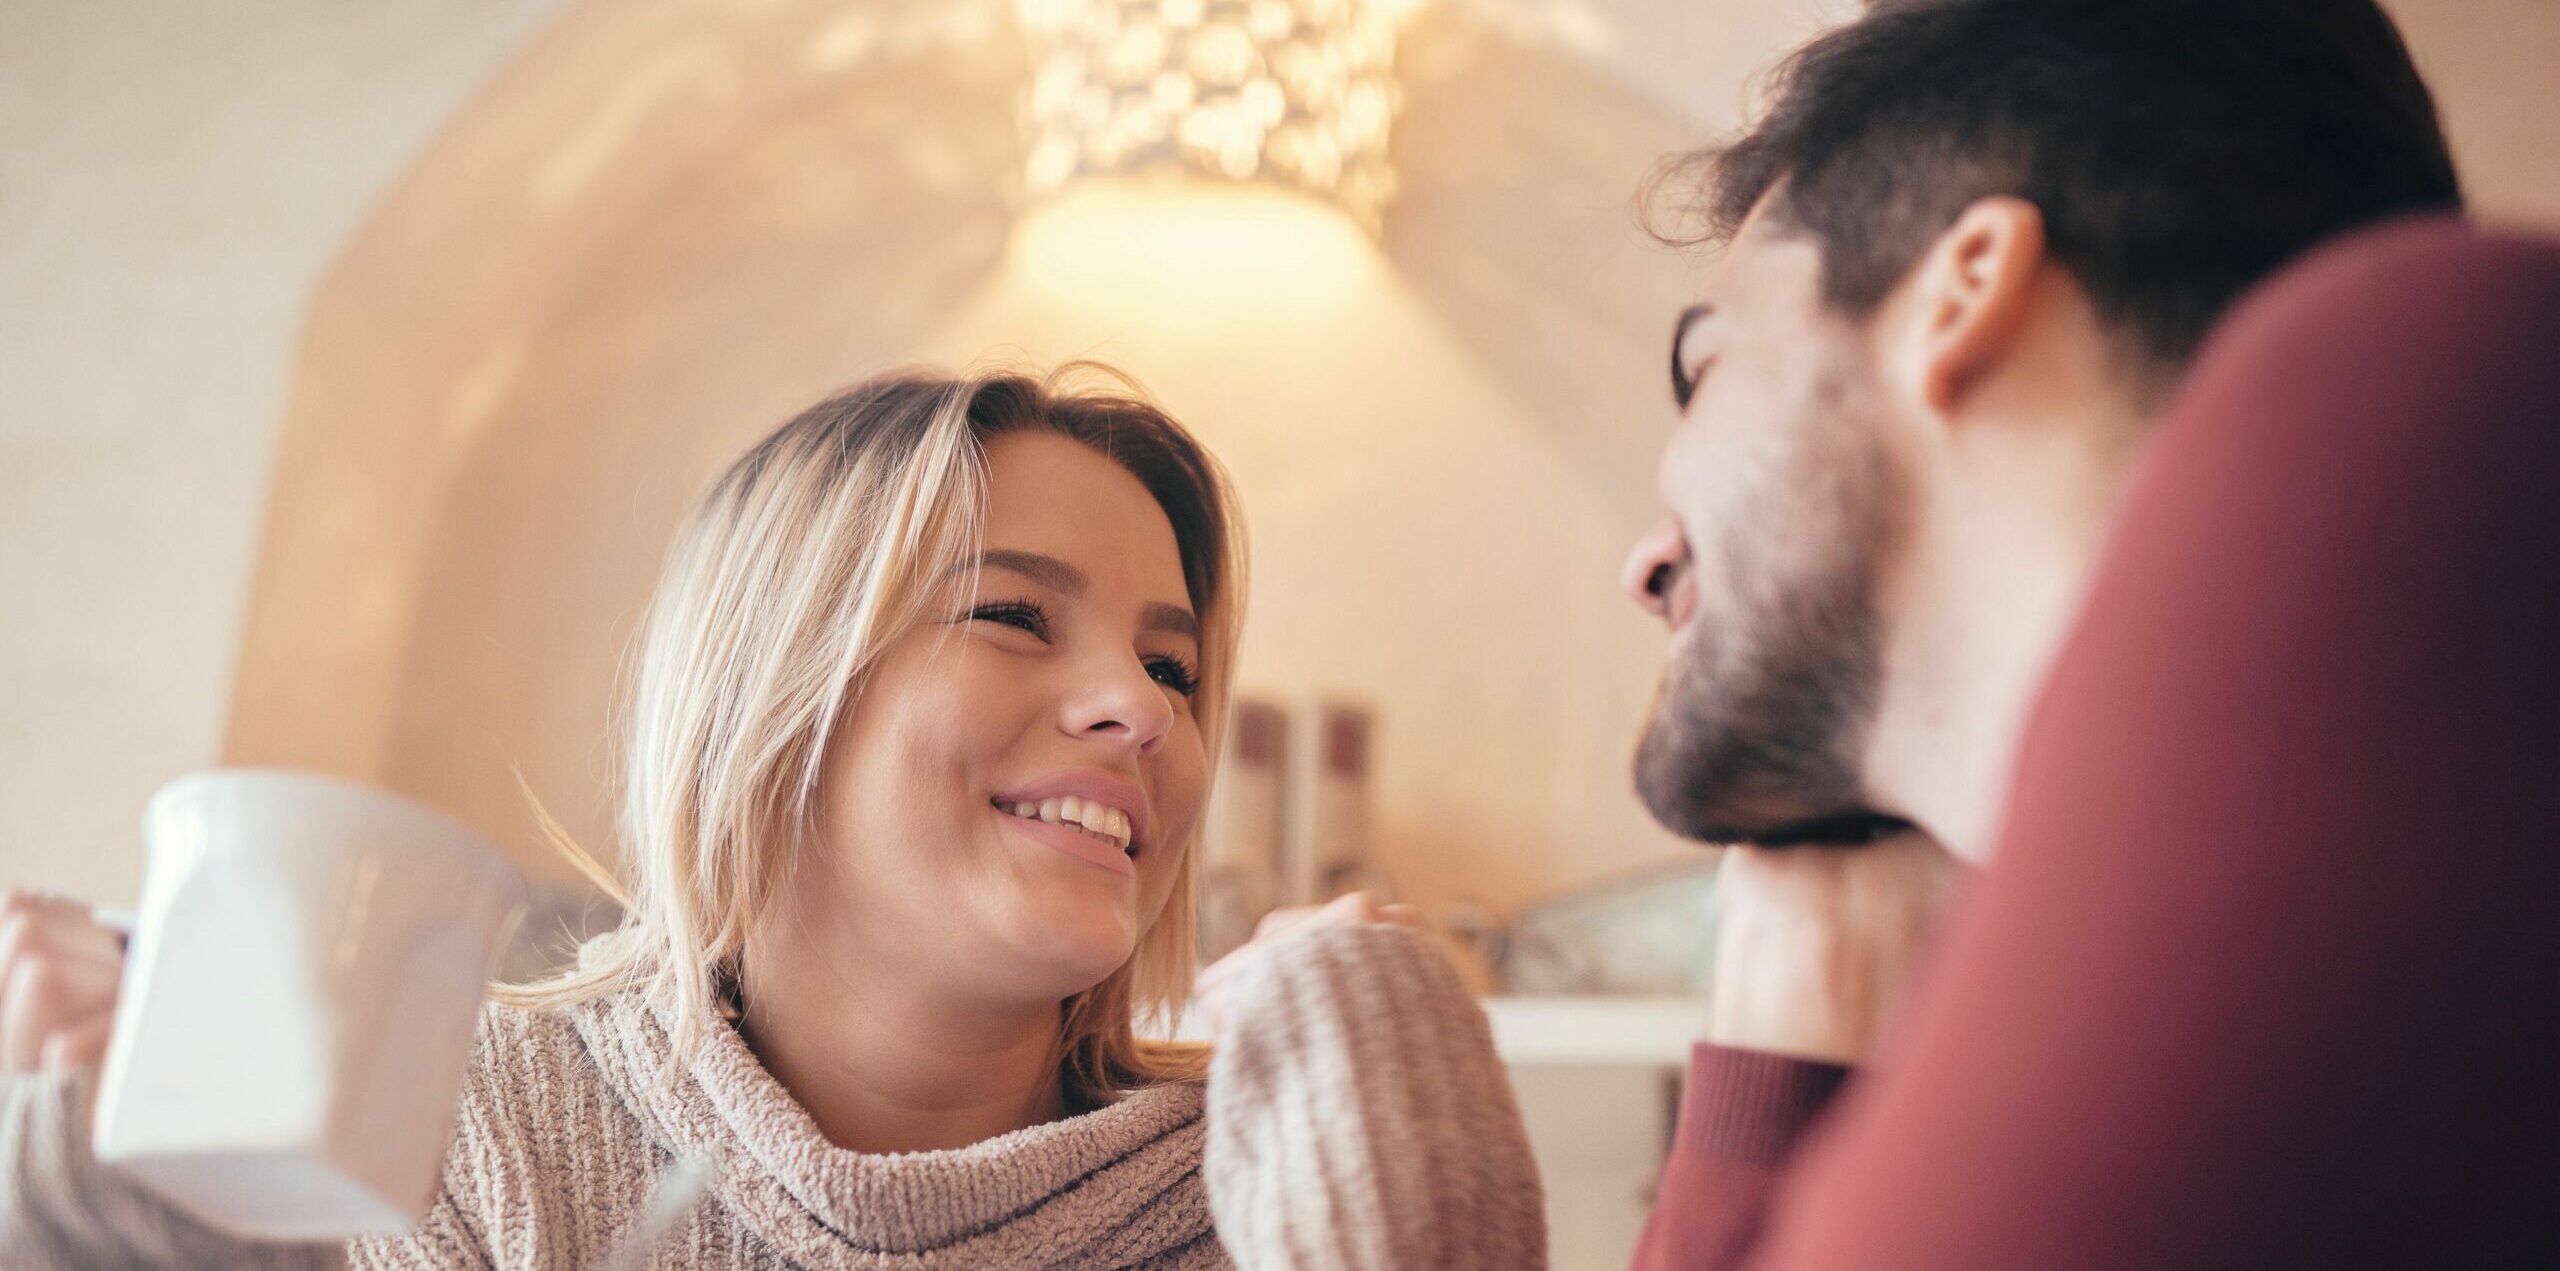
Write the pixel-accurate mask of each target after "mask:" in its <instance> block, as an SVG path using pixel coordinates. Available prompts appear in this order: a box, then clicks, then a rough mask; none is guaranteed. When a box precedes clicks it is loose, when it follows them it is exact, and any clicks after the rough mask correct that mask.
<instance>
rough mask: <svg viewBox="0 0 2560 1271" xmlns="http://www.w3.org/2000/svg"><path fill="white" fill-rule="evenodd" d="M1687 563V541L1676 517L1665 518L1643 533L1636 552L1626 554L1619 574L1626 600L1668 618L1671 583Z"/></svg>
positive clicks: (1655, 614)
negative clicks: (1624, 565) (1625, 561)
mask: <svg viewBox="0 0 2560 1271" xmlns="http://www.w3.org/2000/svg"><path fill="white" fill-rule="evenodd" d="M1688 560H1689V538H1688V536H1687V535H1685V534H1682V533H1681V532H1680V522H1679V520H1678V519H1677V518H1675V517H1668V516H1666V517H1664V518H1662V523H1661V524H1659V525H1656V526H1654V527H1653V528H1652V529H1649V530H1646V531H1645V532H1644V537H1642V538H1639V539H1637V540H1636V545H1635V550H1633V551H1630V552H1628V553H1627V564H1626V568H1625V569H1623V570H1622V571H1620V573H1619V575H1618V585H1619V586H1621V587H1624V588H1625V589H1626V592H1627V598H1628V599H1630V600H1633V601H1635V602H1636V603H1637V604H1639V605H1642V606H1644V610H1645V612H1647V613H1650V614H1652V615H1653V616H1654V617H1657V618H1666V619H1667V618H1669V617H1670V616H1671V610H1670V602H1669V599H1668V597H1669V596H1670V594H1671V582H1672V580H1673V579H1675V578H1677V577H1678V576H1679V574H1680V569H1681V567H1682V566H1683V565H1685V564H1687V563H1688Z"/></svg>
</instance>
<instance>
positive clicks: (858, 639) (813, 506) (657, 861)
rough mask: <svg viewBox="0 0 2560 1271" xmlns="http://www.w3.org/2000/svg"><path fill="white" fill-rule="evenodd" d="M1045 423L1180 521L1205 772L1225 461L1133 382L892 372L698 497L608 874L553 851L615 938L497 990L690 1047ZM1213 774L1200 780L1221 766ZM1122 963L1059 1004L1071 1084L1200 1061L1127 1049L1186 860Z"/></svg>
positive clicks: (1225, 511)
mask: <svg viewBox="0 0 2560 1271" xmlns="http://www.w3.org/2000/svg"><path fill="white" fill-rule="evenodd" d="M1021 431H1046V432H1053V433H1058V434H1062V435H1064V436H1066V437H1069V438H1072V439H1074V440H1076V441H1078V442H1081V443H1083V444H1084V445H1087V446H1090V447H1092V448H1093V449H1094V450H1096V451H1098V452H1100V453H1101V454H1102V455H1104V456H1105V457H1107V458H1109V459H1111V460H1112V461H1113V462H1115V463H1118V464H1119V465H1120V466H1122V467H1123V468H1125V469H1127V470H1128V471H1129V472H1130V474H1131V475H1133V476H1135V477H1137V479H1138V481H1139V482H1140V484H1142V485H1144V486H1145V487H1146V489H1147V490H1148V492H1149V493H1150V494H1152V495H1154V496H1155V499H1156V502H1157V503H1158V504H1159V505H1160V506H1161V507H1162V508H1163V510H1164V513H1165V517H1166V519H1167V520H1169V521H1171V522H1172V525H1173V532H1174V540H1175V543H1176V545H1177V547H1178V549H1179V551H1180V555H1181V562H1182V574H1183V581H1184V584H1185V585H1186V587H1187V588H1188V590H1189V592H1190V597H1189V598H1190V601H1191V605H1192V609H1193V611H1194V612H1195V613H1196V614H1197V615H1198V617H1199V619H1200V626H1201V633H1202V634H1201V665H1200V669H1199V685H1200V687H1199V691H1198V693H1197V694H1196V695H1195V697H1194V698H1193V710H1194V712H1195V717H1196V718H1197V719H1198V721H1199V726H1200V731H1201V735H1202V739H1203V741H1204V742H1205V744H1206V745H1207V746H1208V748H1209V754H1210V757H1211V761H1212V764H1213V765H1214V762H1215V759H1216V756H1217V754H1218V749H1219V739H1220V736H1221V734H1222V731H1223V727H1224V725H1225V722H1226V715H1227V700H1228V695H1229V692H1230V690H1231V687H1232V685H1233V682H1234V681H1233V677H1232V667H1233V662H1234V655H1235V646H1236V633H1237V629H1238V626H1239V622H1240V617H1241V615H1240V613H1239V607H1240V601H1241V599H1242V593H1243V551H1242V544H1241V543H1240V541H1239V538H1238V534H1239V527H1238V526H1237V523H1236V516H1235V513H1234V496H1233V494H1232V492H1231V490H1230V488H1229V486H1228V484H1227V481H1226V477H1225V475H1224V473H1223V472H1222V471H1221V470H1220V469H1219V467H1218V465H1217V462H1216V461H1215V460H1214V459H1212V458H1211V457H1210V456H1209V454H1208V453H1207V452H1206V451H1205V450H1203V449H1202V448H1201V447H1200V446H1199V444H1198V443H1197V442H1195V441H1193V440H1192V438H1191V436H1190V435H1189V434H1188V433H1187V432H1185V431H1184V430H1183V428H1182V426H1181V425H1179V424H1177V423H1175V422H1174V420H1173V419H1172V418H1171V417H1170V416H1168V415H1167V414H1165V413H1164V411H1162V410H1161V409H1159V408H1158V407H1156V406H1155V405H1154V404H1152V403H1150V402H1149V401H1147V400H1146V399H1145V397H1144V396H1143V395H1142V393H1141V392H1140V391H1139V390H1138V389H1137V387H1136V386H1135V384H1134V383H1132V382H1131V381H1130V380H1129V379H1128V377H1126V376H1124V375H1122V374H1120V373H1119V372H1117V371H1114V370H1112V369H1111V368H1109V367H1105V366H1101V365H1099V364H1095V363H1089V362H1078V363H1071V364H1068V365H1066V366H1062V367H1060V368H1058V369H1057V370H1056V371H1055V372H1052V373H1051V374H1049V375H1047V376H1045V377H1040V378H1034V377H1032V376H1029V375H1025V374H1020V373H1015V372H1004V371H982V372H975V373H970V374H964V375H956V376H955V375H949V374H942V373H937V372H933V371H926V370H905V371H897V372H892V373H890V374H886V375H882V376H880V377H878V378H875V379H872V380H869V381H866V382H865V383H862V384H860V385H857V386H855V387H854V388H852V389H849V390H847V391H845V392H843V393H839V394H837V395H836V396H834V397H831V398H829V399H827V400H826V401H823V402H820V403H819V404H817V405H816V406H813V407H810V408H809V409H808V410H806V411H803V412H801V413H800V414H799V415H798V416H797V417H796V418H794V419H792V420H791V421H790V422H789V423H786V424H784V425H783V426H782V427H781V428H780V429H779V430H777V431H776V432H774V433H773V435H771V436H769V437H767V438H765V439H764V440H763V441H762V442H760V443H758V444H757V445H756V447H755V448H754V449H752V450H749V451H748V452H747V453H746V454H745V455H743V456H741V457H740V458H739V459H738V460H737V461H736V462H735V463H733V464H731V465H730V467H729V469H728V471H727V472H726V473H725V474H724V475H723V476H722V477H721V478H720V479H719V481H718V482H717V483H715V484H714V485H713V486H712V487H711V489H710V490H709V491H708V492H707V493H706V494H704V495H703V497H702V499H701V500H700V501H699V502H698V503H697V504H696V505H695V506H694V508H693V511H692V513H691V515H690V516H689V517H688V518H687V519H686V521H685V523H684V526H683V528H682V530H681V531H680V532H679V533H678V535H677V538H676V541H675V545H674V547H673V548H672V550H671V551H670V552H669V554H668V558H667V564H666V569H665V571H664V573H663V574H662V575H661V576H660V578H659V582H658V589H657V593H656V595H655V596H654V597H653V598H652V600H651V601H650V605H649V610H648V615H647V617H646V619H645V621H644V623H643V626H642V630H641V635H640V642H639V646H638V656H637V659H636V661H635V662H634V664H633V666H632V668H631V673H630V683H629V692H628V699H627V704H626V706H625V710H624V714H625V719H624V721H623V723H624V733H625V736H624V746H623V753H622V755H621V763H622V767H623V770H624V771H623V781H624V791H623V800H622V813H621V823H620V838H621V843H622V854H621V866H622V874H621V877H620V878H619V879H617V878H616V877H615V876H614V874H613V873H612V872H611V871H609V870H607V869H606V868H604V867H603V866H601V865H600V864H598V863H597V862H596V861H595V859H594V858H593V857H592V856H590V855H589V854H588V853H586V852H584V851H583V850H581V849H579V848H578V846H577V845H576V844H575V843H574V842H571V841H570V840H569V839H568V837H567V836H566V835H565V834H562V833H559V832H558V830H557V827H556V826H555V825H552V824H551V823H550V822H549V820H548V818H544V821H545V826H546V829H547V830H548V831H550V832H551V837H552V838H553V840H554V841H555V842H556V843H557V844H559V846H560V847H561V848H562V849H563V850H564V851H566V852H567V853H568V854H569V855H570V857H571V859H572V860H574V861H576V862H578V864H579V865H580V867H581V868H582V869H584V870H585V871H586V872H587V873H588V875H589V876H590V877H591V878H593V879H594V880H595V881H596V882H597V884H598V885H599V886H602V887H603V888H604V889H605V890H606V891H607V892H609V893H610V894H612V895H613V896H614V897H615V898H616V899H617V900H620V901H621V902H622V903H623V905H624V907H625V910H626V912H625V915H624V919H623V924H622V927H621V928H620V929H619V930H618V931H617V932H615V933H614V934H613V935H612V936H611V937H609V938H607V939H604V940H602V941H600V942H598V943H596V944H594V945H592V946H590V948H588V949H587V950H585V951H584V955H583V956H582V958H581V960H580V963H579V965H578V966H577V967H576V968H574V969H572V970H569V971H565V972H563V973H561V974H559V975H557V976H554V977H552V978H550V979H547V980H542V981H537V982H535V983H531V984H524V985H511V986H502V987H501V988H500V989H499V990H498V997H499V999H500V1000H501V1001H506V1002H510V1003H513V1004H516V1005H522V1006H531V1007H548V1006H557V1005H562V1004H566V1003H570V1002H577V1001H582V1000H586V999H590V998H594V997H597V996H601V995H603V994H606V993H610V992H613V991H616V990H619V989H623V988H628V987H639V988H641V989H643V990H644V991H645V992H647V993H649V994H651V995H652V996H653V997H654V999H655V1000H656V1001H657V1002H659V1003H660V1004H662V1005H663V1006H665V1007H667V1008H669V1009H670V1010H671V1012H672V1014H673V1016H674V1018H675V1019H676V1020H677V1021H678V1023H677V1035H676V1049H677V1053H678V1055H679V1056H682V1055H686V1054H689V1053H690V1052H691V1050H692V1048H693V1047H694V1046H695V1045H696V1044H697V1043H698V1041H699V1039H700V1030H701V1027H702V1024H703V1021H704V1019H705V1018H706V1016H707V1015H708V1013H709V1012H710V1010H711V1008H712V1006H713V1005H714V999H715V996H716V995H717V994H718V993H719V992H720V991H721V988H722V986H723V982H724V981H726V980H729V979H730V978H731V977H734V976H735V975H736V974H737V968H738V966H739V965H740V957H741V954H742V953H743V952H744V950H745V947H746V942H747V938H748V935H749V933H750V932H751V931H752V930H753V929H754V927H755V925H756V922H757V920H758V918H759V916H760V915H761V914H762V913H763V912H764V910H765V908H766V906H767V905H768V904H769V903H770V902H771V901H772V900H773V898H774V897H775V895H776V894H777V891H778V887H777V883H778V881H779V880H780V879H781V878H782V877H783V873H784V870H785V868H786V867H787V865H788V858H789V855H790V853H792V852H794V851H795V850H798V849H799V848H800V847H802V846H803V845H806V844H809V843H812V842H814V841H815V836H814V831H815V828H816V816H817V812H818V808H817V796H818V792H819V788H820V787H819V778H820V769H821V767H822V764H823V762H824V759H825V756H826V753H827V742H828V739H829V736H830V734H831V733H832V732H833V730H834V729H835V727H836V725H837V723H838V722H839V721H841V720H843V719H845V718H846V717H847V714H848V710H849V707H850V704H851V703H852V702H853V700H854V699H855V697H856V696H857V695H858V694H860V693H861V692H862V691H863V686H864V682H865V679H866V678H867V676H868V675H869V674H870V672H871V670H872V668H873V666H874V665H875V664H876V663H877V661H878V659H879V657H880V656H881V654H882V652H883V651H884V650H885V649H886V648H887V647H888V646H889V644H890V643H891V642H893V641H895V640H896V639H898V637H899V636H900V635H902V634H904V633H905V632H906V631H908V630H909V629H911V628H912V627H913V626H914V625H915V624H916V623H918V622H919V621H923V620H925V619H927V618H928V617H932V616H939V615H940V613H941V608H942V606H943V605H944V604H945V603H946V602H947V601H948V600H949V598H950V596H951V591H950V588H951V587H952V586H953V584H954V582H955V581H956V582H958V583H959V584H961V585H966V584H967V583H968V581H969V580H970V574H971V570H972V568H973V567H974V563H975V562H976V560H977V558H978V551H979V545H978V532H979V527H980V526H981V525H982V524H983V523H984V519H985V504H986V487H987V474H986V447H987V443H988V442H989V441H991V440H992V439H994V438H996V437H998V436H1002V435H1004V434H1006V433H1011V432H1021ZM1213 770H1214V769H1213ZM1173 846H1177V847H1179V848H1180V849H1181V851H1182V857H1181V865H1180V867H1179V870H1178V872H1177V874H1176V876H1175V881H1174V885H1173V889H1172V893H1171V895H1170V897H1169V898H1168V899H1167V900H1166V902H1165V907H1164V911H1163V912H1162V914H1161V915H1159V916H1158V917H1157V919H1156V920H1155V922H1154V923H1153V924H1152V925H1150V926H1149V927H1148V928H1147V930H1146V931H1145V932H1144V933H1143V934H1142V935H1141V936H1140V937H1139V940H1138V947H1137V951H1136V953H1135V955H1134V956H1133V957H1131V958H1130V960H1129V961H1128V962H1127V963H1126V964H1124V965H1122V966H1121V967H1120V968H1119V969H1118V970H1116V971H1114V972H1113V973H1112V974H1111V976H1110V977H1109V978H1107V979H1105V980H1104V981H1103V982H1102V983H1100V984H1098V985H1095V986H1094V987H1092V988H1090V989H1087V990H1085V991H1084V992H1082V993H1079V994H1077V995H1075V996H1074V997H1072V998H1069V999H1068V1000H1067V1001H1066V1003H1065V1004H1064V1006H1063V1010H1062V1018H1061V1027H1060V1036H1059V1062H1060V1065H1061V1071H1062V1073H1063V1074H1064V1077H1065V1079H1066V1080H1067V1082H1068V1084H1069V1089H1070V1091H1071V1092H1072V1093H1073V1094H1075V1095H1077V1096H1079V1097H1081V1098H1083V1099H1084V1100H1086V1101H1088V1102H1094V1103H1100V1102H1108V1101H1109V1100H1110V1099H1112V1098H1114V1097H1116V1096H1117V1094H1118V1093H1119V1092H1121V1091H1125V1090H1130V1089H1135V1088H1139V1087H1142V1086H1146V1085H1151V1084H1155V1083H1158V1082H1163V1081H1168V1080H1185V1079H1194V1078H1196V1077H1197V1076H1198V1075H1199V1072H1200V1069H1201V1067H1202V1064H1203V1058H1202V1055H1201V1052H1200V1051H1199V1050H1198V1048H1196V1047H1185V1046H1175V1045H1170V1044H1167V1043H1162V1042H1151V1041H1144V1040H1140V1039H1139V1038H1138V1037H1137V1036H1136V1034H1135V1028H1134V1025H1135V1022H1136V1020H1137V1019H1138V1018H1139V1017H1140V1016H1141V1015H1148V1016H1152V1017H1157V1018H1162V1019H1165V1020H1168V1021H1169V1020H1171V1019H1173V1018H1175V1017H1177V1016H1178V1013H1179V1012H1180V1010H1181V1008H1182V1006H1183V1004H1184V1002H1185V1001H1186V999H1187V998H1188V997H1189V994H1190V986H1191V972H1192V965H1193V960H1194V958H1193V938H1194V937H1193V912H1194V907H1195V904H1196V878H1197V873H1198V869H1197V860H1196V858H1197V855H1198V853H1197V851H1196V848H1197V844H1196V843H1183V844H1177V845H1173Z"/></svg>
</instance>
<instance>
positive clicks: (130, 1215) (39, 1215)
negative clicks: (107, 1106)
mask: <svg viewBox="0 0 2560 1271" xmlns="http://www.w3.org/2000/svg"><path fill="white" fill-rule="evenodd" d="M94 1082H95V1074H93V1073H91V1072H89V1071H86V1070H81V1071H76V1072H69V1073H50V1072H48V1073H35V1074H28V1075H23V1076H9V1077H0V1267H8V1268H10V1269H11V1271H84V1269H86V1268H93V1267H136V1268H141V1267H164V1268H187V1269H188V1271H199V1269H201V1271H303V1269H305V1268H312V1269H317V1268H334V1267H338V1266H340V1265H342V1263H343V1258H342V1256H341V1251H340V1250H339V1249H338V1248H337V1247H336V1246H334V1245H307V1244H306V1245H284V1244H258V1243H252V1242H249V1241H245V1240H242V1239H240V1238H239V1237H237V1236H232V1235H229V1234H227V1233H225V1232H222V1231H218V1230H216V1229H214V1228H213V1227H211V1226H208V1225H206V1224H205V1223H204V1222H202V1221H201V1220H199V1219H197V1218H195V1217H194V1216H193V1215H190V1214H187V1213H185V1212H183V1211H181V1210H179V1209H178V1208H177V1207H176V1206H174V1205H171V1204H170V1203H169V1202H167V1201H165V1200H162V1199H161V1198H160V1197H159V1196H158V1195H156V1194H154V1193H153V1192H152V1191H151V1190H150V1189H148V1188H146V1187H144V1186H143V1185H142V1184H140V1183H137V1182H135V1181H133V1180H131V1179H129V1178H127V1177H125V1176H124V1175H122V1174H120V1173H118V1172H116V1171H115V1170H114V1169H112V1168H110V1167H108V1166H106V1165H104V1164H102V1163H101V1162H99V1160H98V1159H97V1158H96V1157H95V1156H92V1155H91V1154H90V1152H89V1136H88V1132H87V1129H88V1123H89V1100H90V1097H91V1095H92V1092H93V1086H94Z"/></svg>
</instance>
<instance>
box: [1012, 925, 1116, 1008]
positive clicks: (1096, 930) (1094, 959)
mask: <svg viewBox="0 0 2560 1271" xmlns="http://www.w3.org/2000/svg"><path fill="white" fill-rule="evenodd" d="M1137 947H1138V936H1137V932H1136V931H1135V930H1134V929H1132V926H1131V924H1129V923H1128V922H1127V921H1125V920H1117V919H1110V918H1105V917H1101V916H1094V915H1087V916H1084V917H1082V918H1080V919H1078V918H1066V917H1063V916H1062V917H1061V920H1060V921H1058V922H1057V923H1056V924H1055V925H1052V926H1048V927H1046V928H1044V929H1043V930H1041V931H1039V932H1038V933H1036V934H1035V935H1034V936H1033V937H1032V938H1030V939H1027V940H1025V941H1023V942H1022V952H1023V954H1024V961H1025V962H1026V963H1027V964H1029V965H1031V966H1036V967H1039V968H1041V970H1042V972H1043V974H1044V976H1045V977H1046V978H1049V979H1051V981H1052V983H1053V984H1054V986H1056V987H1057V988H1058V990H1059V992H1058V996H1059V997H1062V998H1063V997H1072V996H1074V995H1075V994H1078V993H1081V992H1083V991H1085V990H1086V989H1089V988H1092V987H1093V986H1094V985H1097V984H1100V983H1102V982H1103V981H1104V980H1107V979H1109V978H1111V973H1112V972H1114V971H1117V970H1119V969H1120V968H1121V966H1123V965H1124V964H1126V963H1127V962H1128V961H1129V958H1130V957H1131V955H1133V954H1134V953H1136V952H1137Z"/></svg>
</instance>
